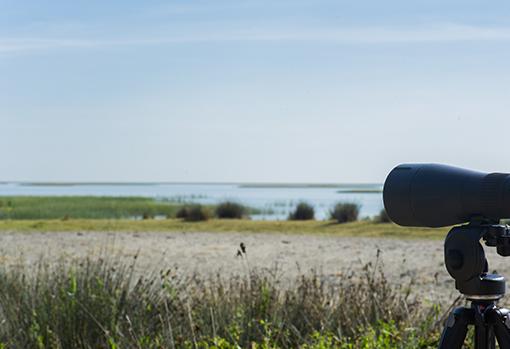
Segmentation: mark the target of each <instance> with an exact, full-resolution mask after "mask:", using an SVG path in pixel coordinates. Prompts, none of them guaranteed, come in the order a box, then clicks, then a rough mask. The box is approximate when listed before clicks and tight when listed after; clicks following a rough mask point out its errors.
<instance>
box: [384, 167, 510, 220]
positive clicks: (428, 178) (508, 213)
mask: <svg viewBox="0 0 510 349" xmlns="http://www.w3.org/2000/svg"><path fill="white" fill-rule="evenodd" d="M383 200H384V207H385V209H386V212H387V213H388V216H389V217H390V218H391V220H392V221H393V222H395V223H397V224H399V225H404V226H415V227H443V226H450V225H455V224H461V223H465V222H470V221H472V220H474V219H482V220H485V221H486V222H487V223H496V224H497V223H498V222H499V220H500V219H503V218H509V217H510V174H507V173H483V172H477V171H472V170H466V169H462V168H458V167H453V166H447V165H439V164H402V165H399V166H397V167H395V168H394V169H393V170H392V171H391V172H390V174H389V175H388V178H386V181H385V183H384V190H383Z"/></svg>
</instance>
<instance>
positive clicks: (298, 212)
mask: <svg viewBox="0 0 510 349" xmlns="http://www.w3.org/2000/svg"><path fill="white" fill-rule="evenodd" d="M314 217H315V210H314V208H313V206H312V205H310V204H308V203H306V202H300V203H299V204H298V205H297V206H296V208H295V209H294V212H291V213H290V214H289V220H293V221H306V220H310V219H314Z"/></svg>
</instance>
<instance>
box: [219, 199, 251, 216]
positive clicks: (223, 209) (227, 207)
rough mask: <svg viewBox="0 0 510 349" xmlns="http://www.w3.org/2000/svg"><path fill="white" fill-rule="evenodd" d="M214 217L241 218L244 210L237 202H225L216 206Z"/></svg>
mask: <svg viewBox="0 0 510 349" xmlns="http://www.w3.org/2000/svg"><path fill="white" fill-rule="evenodd" d="M215 213H216V217H218V218H228V219H233V218H238V219H239V218H243V216H244V214H245V213H246V208H245V207H244V206H243V205H241V204H238V203H237V202H232V201H225V202H222V203H220V204H219V205H218V206H216V210H215Z"/></svg>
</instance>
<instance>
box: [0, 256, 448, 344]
mask: <svg viewBox="0 0 510 349" xmlns="http://www.w3.org/2000/svg"><path fill="white" fill-rule="evenodd" d="M409 294H410V293H409V289H408V288H407V287H403V286H393V285H391V284H389V283H388V281H387V280H386V278H385V277H384V274H383V273H382V272H381V271H378V270H377V269H376V268H375V267H374V266H372V265H367V266H366V267H365V270H364V272H363V273H362V274H360V275H357V274H354V273H353V274H350V275H347V276H343V277H339V278H336V279H334V280H331V279H326V278H324V277H322V276H320V275H319V274H317V273H311V274H307V275H302V276H300V277H299V278H297V279H296V280H294V282H291V283H290V284H282V282H281V279H280V278H279V277H278V273H277V272H276V273H275V272H268V271H266V272H264V271H256V270H251V271H249V272H247V274H246V275H244V276H233V277H230V278H225V277H223V276H221V275H216V276H210V277H206V278H203V277H199V276H197V275H189V276H180V275H178V274H175V273H174V271H173V270H167V271H162V272H161V273H158V274H153V275H148V276H147V275H146V276H140V277H139V276H137V274H136V272H135V268H134V263H133V264H132V265H125V264H118V263H113V262H112V261H109V260H102V259H100V260H91V259H88V260H85V261H81V262H75V263H73V264H71V265H65V264H61V265H58V266H56V267H50V266H48V265H44V264H43V263H41V264H40V266H39V267H38V268H37V269H36V270H27V269H11V270H8V269H2V270H0V324H1V325H0V343H1V345H3V347H5V348H110V349H114V348H232V349H233V348H239V347H241V348H309V349H312V348H317V349H319V348H323V349H325V348H346V349H347V348H429V347H430V348H432V347H433V346H435V345H437V339H438V331H437V330H438V326H437V325H438V321H437V320H438V319H439V315H440V312H439V310H438V308H437V307H430V306H423V305H421V304H420V303H419V302H417V301H416V300H414V299H412V298H411V297H410V296H409Z"/></svg>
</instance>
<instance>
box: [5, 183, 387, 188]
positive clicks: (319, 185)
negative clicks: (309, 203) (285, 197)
mask: <svg viewBox="0 0 510 349" xmlns="http://www.w3.org/2000/svg"><path fill="white" fill-rule="evenodd" d="M7 184H14V185H20V186H31V187H66V186H69V187H70V186H95V185H98V186H103V185H109V186H138V185H140V186H155V185H235V186H238V187H239V188H352V187H355V188H357V187H359V188H360V189H362V188H367V190H368V189H373V190H375V189H376V188H380V187H382V184H381V183H279V182H275V183H251V182H18V181H0V185H7Z"/></svg>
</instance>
